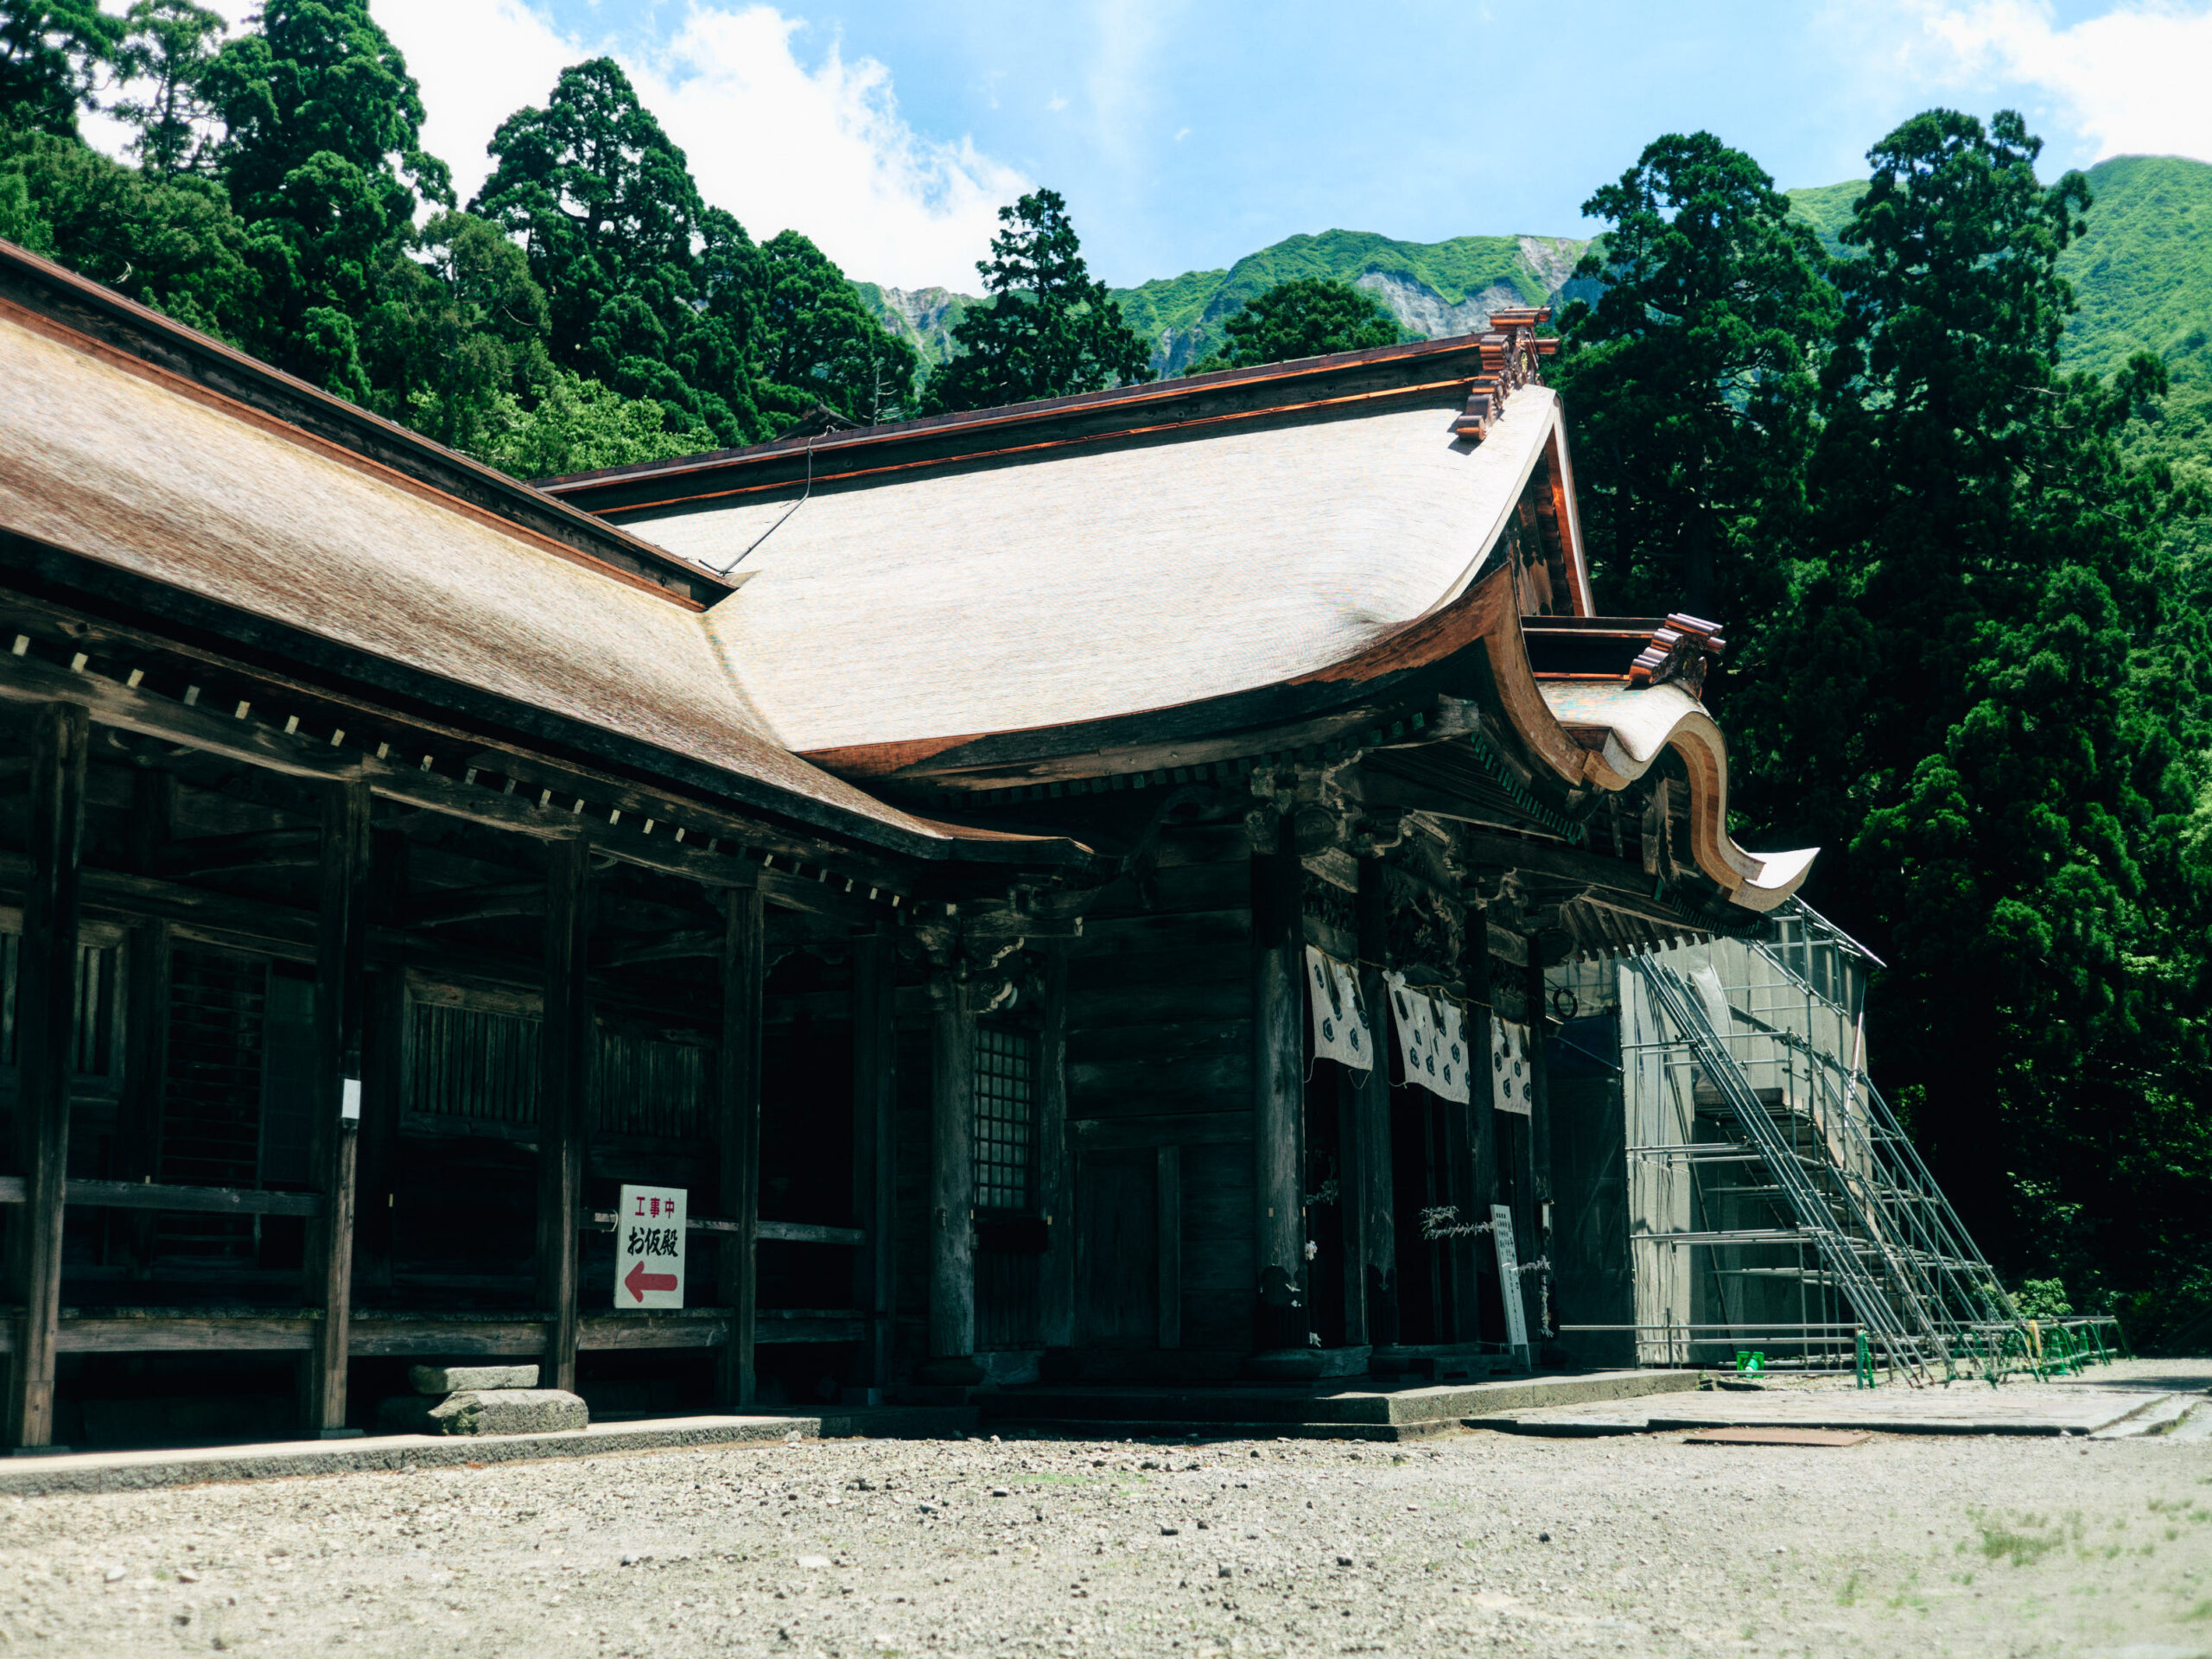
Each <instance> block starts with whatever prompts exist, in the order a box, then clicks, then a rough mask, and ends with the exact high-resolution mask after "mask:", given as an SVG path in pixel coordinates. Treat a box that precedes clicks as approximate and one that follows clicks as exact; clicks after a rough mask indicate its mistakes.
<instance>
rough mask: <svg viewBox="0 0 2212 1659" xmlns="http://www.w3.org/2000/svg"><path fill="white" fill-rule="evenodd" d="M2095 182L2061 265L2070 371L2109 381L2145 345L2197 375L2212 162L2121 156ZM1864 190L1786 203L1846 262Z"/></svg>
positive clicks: (2210, 302)
mask: <svg viewBox="0 0 2212 1659" xmlns="http://www.w3.org/2000/svg"><path fill="white" fill-rule="evenodd" d="M2088 175H2089V190H2090V193H2091V194H2092V195H2093V196H2094V203H2093V204H2092V206H2091V207H2090V208H2089V212H2088V227H2089V228H2088V232H2086V233H2085V234H2084V235H2083V236H2082V238H2080V239H2079V240H2078V241H2076V242H2075V244H2074V245H2072V246H2071V247H2069V248H2068V249H2067V250H2066V251H2065V252H2064V253H2063V255H2061V256H2060V257H2059V269H2060V270H2061V271H2063V273H2064V274H2065V276H2066V279H2067V280H2068V281H2069V282H2070V283H2073V284H2074V294H2075V298H2076V299H2077V300H2079V301H2080V302H2081V308H2080V309H2079V310H2078V311H2076V312H2075V314H2074V319H2073V321H2072V322H2070V323H2069V325H2068V326H2067V329H2066V357H2067V361H2068V363H2069V365H2070V366H2072V367H2075V368H2081V369H2088V370H2089V371H2090V372H2092V373H2095V374H2110V373H2111V372H2113V370H2114V369H2117V368H2118V367H2119V366H2120V365H2121V364H2123V363H2125V362H2126V360H2127V358H2128V354H2129V353H2131V352H2135V351H2139V350H2143V349H2145V348H2146V347H2147V348H2148V349H2150V350H2152V351H2154V352H2156V353H2158V354H2159V355H2160V356H2161V357H2163V358H2164V359H2166V363H2167V365H2168V366H2169V367H2170V368H2172V369H2174V370H2176V371H2177V372H2196V371H2197V370H2198V368H2199V366H2200V365H2199V364H2198V362H2197V361H2196V359H2201V358H2202V356H2203V354H2204V348H2205V345H2206V342H2207V340H2208V337H2212V164H2208V163H2206V162H2192V161H2188V160H2185V159H2183V157H2181V156H2114V157H2113V159H2112V160H2110V161H2108V162H2098V163H2097V164H2096V165H2095V166H2094V167H2093V168H2089V169H2088ZM1865 188H1866V186H1865V185H1864V184H1862V183H1859V182H1858V181H1851V182H1848V183H1844V184H1830V185H1824V186H1821V187H1820V188H1817V189H1810V190H1792V191H1790V192H1789V200H1790V201H1791V202H1792V203H1793V204H1794V205H1795V206H1796V210H1797V212H1798V213H1800V214H1802V216H1803V217H1804V218H1805V219H1806V220H1807V221H1808V222H1809V223H1810V224H1811V225H1812V226H1813V228H1814V229H1815V230H1816V231H1818V232H1820V235H1821V240H1822V241H1823V242H1825V243H1827V245H1828V248H1829V250H1830V251H1832V252H1834V253H1839V254H1841V253H1847V251H1848V250H1847V249H1846V248H1844V247H1843V246H1842V245H1841V244H1840V243H1839V242H1837V241H1836V239H1835V238H1836V233H1837V232H1839V231H1840V230H1841V229H1842V228H1843V226H1844V223H1845V221H1846V220H1847V219H1849V218H1850V217H1851V209H1852V205H1853V203H1854V202H1855V201H1857V200H1858V199H1859V193H1860V192H1861V191H1863V190H1864V189H1865ZM2202 367H2204V368H2212V363H2207V364H2204V365H2202Z"/></svg>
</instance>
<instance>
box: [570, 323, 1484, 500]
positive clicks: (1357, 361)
mask: <svg viewBox="0 0 2212 1659" xmlns="http://www.w3.org/2000/svg"><path fill="white" fill-rule="evenodd" d="M1493 334H1495V331H1493V330H1484V331H1483V332H1481V333H1477V334H1452V335H1449V336H1447V337H1446V338H1444V339H1442V340H1408V341H1403V342H1401V343H1400V344H1398V345H1395V346H1368V347H1366V348H1364V349H1363V350H1360V351H1356V352H1332V353H1325V354H1323V355H1321V356H1319V357H1299V358H1290V359H1285V360H1284V361H1282V362H1280V363H1262V364H1259V365H1255V366H1253V367H1251V368H1243V369H1216V370H1214V371H1212V372H1210V373H1206V374H1190V375H1177V376H1174V377H1172V378H1166V379H1160V380H1146V381H1140V382H1138V383H1137V384H1135V385H1127V386H1109V387H1107V388H1106V389H1104V390H1103V391H1085V392H1077V393H1075V394H1073V395H1072V396H1070V397H1039V398H1036V399H1033V400H1032V401H1030V402H1027V403H1020V404H998V405H996V406H995V407H993V408H990V409H976V410H957V411H954V412H951V413H948V414H943V415H923V416H916V417H915V418H914V419H912V420H907V421H889V422H886V423H883V424H881V425H880V426H864V427H859V428H856V429H853V430H850V431H845V432H834V433H827V434H817V435H813V436H811V437H798V436H793V437H784V438H772V439H771V440H769V441H768V442H766V443H755V444H747V445H744V446H742V447H741V448H734V449H710V450H707V451H705V452H704V453H702V454H696V455H674V456H671V457H669V458H668V459H666V460H664V461H632V462H631V463H629V464H628V465H626V466H622V467H601V468H599V469H597V470H596V471H593V472H588V473H566V474H558V475H556V476H553V477H548V478H540V479H535V480H531V485H532V487H533V488H535V489H537V491H539V492H540V493H543V494H544V495H547V496H549V497H551V498H553V499H561V498H562V497H563V496H564V495H565V494H566V493H568V492H569V491H572V490H583V489H588V488H591V487H594V486H601V485H607V484H617V483H622V482H626V481H627V480H633V479H644V478H656V477H670V476H677V475H682V474H690V473H703V472H711V471H713V470H715V469H716V468H718V467H729V466H736V465H741V464H743V463H745V462H747V461H765V460H767V459H770V458H772V457H779V456H785V455H792V456H798V455H804V454H807V453H809V452H810V451H811V452H813V453H814V454H821V453H823V452H824V451H827V450H836V449H847V448H856V447H859V446H861V445H864V444H870V443H882V442H892V441H894V440H897V439H900V438H909V437H920V436H929V435H936V434H938V433H955V432H960V431H963V430H969V429H974V430H988V429H991V428H994V427H999V426H1005V425H1010V424H1013V423H1018V422H1026V421H1036V420H1044V419H1047V418H1049V417H1051V416H1055V415H1064V414H1069V413H1073V412H1076V411H1078V410H1091V409H1112V408H1115V407H1116V406H1118V405H1139V404H1145V403H1148V402H1156V401H1158V400H1160V399H1161V398H1164V397H1185V396H1188V395H1189V394H1190V393H1192V391H1231V390H1235V389H1236V388H1239V387H1243V386H1253V385H1266V384H1268V383H1269V382H1272V381H1287V380H1294V379H1298V378H1303V377H1306V376H1309V375H1313V374H1319V373H1325V372H1328V371H1330V370H1332V369H1346V368H1365V367H1369V366H1371V365H1382V364H1388V363H1397V362H1406V361H1409V360H1412V359H1418V358H1422V357H1435V356H1443V355H1447V354H1450V353H1462V352H1465V351H1468V350H1470V349H1471V348H1473V347H1476V346H1479V345H1480V344H1481V342H1482V341H1483V340H1484V338H1485V336H1486V335H1493ZM1454 378H1459V379H1464V378H1467V377H1465V376H1457V377H1454ZM1283 407H1284V408H1286V409H1292V408H1296V407H1299V405H1298V404H1293V403H1287V404H1284V405H1283ZM1250 412H1252V413H1254V414H1259V413H1263V412H1265V411H1264V410H1253V411H1250Z"/></svg>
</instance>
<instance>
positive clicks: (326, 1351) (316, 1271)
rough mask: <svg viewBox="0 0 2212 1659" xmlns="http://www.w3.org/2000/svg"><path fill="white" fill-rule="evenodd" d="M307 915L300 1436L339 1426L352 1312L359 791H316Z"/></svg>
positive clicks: (365, 896) (365, 918) (364, 972)
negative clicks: (311, 1215) (310, 1335)
mask: <svg viewBox="0 0 2212 1659" xmlns="http://www.w3.org/2000/svg"><path fill="white" fill-rule="evenodd" d="M325 788H326V791H327V792H326V793H325V795H324V797H323V807H322V847H321V854H322V857H321V882H320V883H319V890H318V895H317V896H318V903H317V906H316V917H315V1104H314V1106H313V1108H312V1109H313V1111H314V1113H315V1116H314V1118H313V1119H312V1120H311V1122H310V1125H309V1140H308V1147H309V1151H308V1169H309V1173H310V1178H311V1179H312V1181H313V1184H314V1185H315V1188H316V1190H317V1191H319V1192H321V1194H322V1200H323V1205H322V1214H321V1216H320V1217H317V1218H316V1219H315V1223H314V1224H311V1225H310V1226H309V1227H308V1249H307V1262H306V1284H305V1287H304V1289H305V1291H306V1294H307V1299H308V1302H309V1304H310V1305H311V1306H317V1307H320V1308H321V1310H322V1319H321V1321H320V1322H319V1323H318V1324H317V1325H316V1326H315V1352H314V1355H313V1357H311V1358H310V1359H309V1360H308V1433H311V1434H321V1433H329V1432H330V1431H332V1430H335V1429H343V1428H344V1427H346V1358H347V1355H348V1350H347V1347H346V1339H347V1338H346V1328H347V1325H348V1322H349V1320H350V1319H351V1318H352V1315H353V1198H354V1176H355V1173H356V1171H357V1168H358V1166H359V1155H360V1128H361V1093H362V1090H361V1084H362V1077H361V1071H362V1055H363V1043H362V1033H363V1029H364V1019H365V1010H366V1007H367V1001H368V950H369V814H370V808H371V802H370V799H369V789H368V785H367V784H365V783H364V782H362V781H360V780H358V779H356V780H354V781H352V782H348V783H336V784H330V785H326V786H325Z"/></svg>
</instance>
